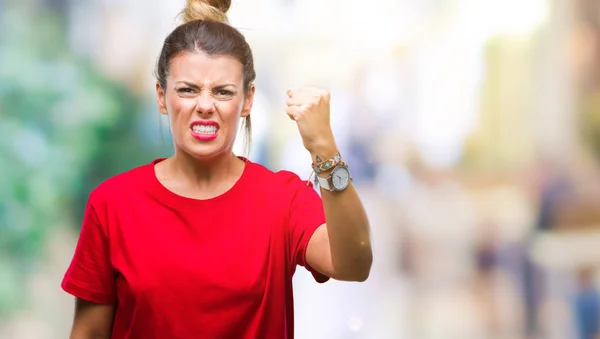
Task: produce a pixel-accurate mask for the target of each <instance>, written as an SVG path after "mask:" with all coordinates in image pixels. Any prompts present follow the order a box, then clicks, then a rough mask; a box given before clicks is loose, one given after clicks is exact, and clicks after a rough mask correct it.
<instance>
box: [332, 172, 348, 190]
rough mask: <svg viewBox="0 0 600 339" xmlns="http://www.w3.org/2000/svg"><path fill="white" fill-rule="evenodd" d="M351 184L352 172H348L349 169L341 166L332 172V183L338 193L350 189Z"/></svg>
mask: <svg viewBox="0 0 600 339" xmlns="http://www.w3.org/2000/svg"><path fill="white" fill-rule="evenodd" d="M349 182H350V171H348V167H346V166H339V167H337V168H336V169H334V170H333V172H331V183H332V184H333V188H335V189H336V190H338V191H342V190H344V189H346V187H348V183H349Z"/></svg>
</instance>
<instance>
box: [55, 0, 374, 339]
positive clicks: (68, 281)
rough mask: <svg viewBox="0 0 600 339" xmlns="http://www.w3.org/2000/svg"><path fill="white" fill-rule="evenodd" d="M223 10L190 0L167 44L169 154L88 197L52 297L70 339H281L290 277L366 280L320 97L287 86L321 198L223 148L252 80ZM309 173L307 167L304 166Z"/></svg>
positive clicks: (161, 83)
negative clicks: (69, 309) (63, 301)
mask: <svg viewBox="0 0 600 339" xmlns="http://www.w3.org/2000/svg"><path fill="white" fill-rule="evenodd" d="M230 5H231V1H229V0H213V1H193V0H188V1H187V6H186V8H185V9H184V10H183V11H182V17H183V21H184V24H182V25H181V26H179V27H178V28H176V29H175V30H174V31H173V32H172V33H171V34H170V35H169V36H168V37H167V38H166V40H165V42H164V45H163V48H162V51H161V54H160V57H159V60H158V65H157V78H158V81H157V84H156V91H157V96H158V106H159V110H160V112H161V113H162V114H165V115H168V117H169V120H170V126H171V131H172V136H173V142H174V148H175V152H174V155H172V156H171V157H169V158H166V159H156V160H154V161H152V162H151V163H150V164H147V165H144V166H141V167H138V168H135V169H132V170H130V171H128V172H125V173H122V174H120V175H117V176H115V177H112V178H110V179H108V180H107V181H105V182H104V183H102V184H101V185H100V186H98V187H97V188H96V189H95V190H93V192H92V193H91V194H90V197H89V200H88V204H87V209H86V213H85V216H84V220H83V224H82V229H81V233H80V236H79V241H78V244H77V248H76V250H75V254H74V257H73V259H72V261H71V264H70V266H69V268H68V271H67V272H66V274H65V276H64V279H63V283H62V288H63V289H64V290H65V291H66V292H68V293H70V294H72V295H74V296H75V297H76V309H75V318H74V322H73V328H72V331H71V338H74V339H86V338H126V337H127V338H144V339H146V338H148V339H149V338H161V339H162V338H197V337H202V338H292V337H293V335H294V324H293V320H294V310H293V296H292V275H293V274H294V271H295V269H296V266H297V265H301V266H304V267H306V268H307V269H308V270H309V271H310V272H311V273H312V274H313V276H314V278H315V280H316V281H318V282H325V281H327V280H329V279H330V278H333V279H336V280H342V281H364V280H366V279H367V277H368V275H369V272H370V269H371V263H372V250H371V240H370V230H369V223H368V220H367V216H366V213H365V210H364V208H363V206H362V204H361V202H360V199H359V197H358V195H357V193H356V190H355V188H354V186H353V185H352V182H351V177H350V172H349V169H348V166H347V165H346V164H345V163H344V161H343V160H342V158H341V155H340V154H339V152H338V149H337V146H336V143H335V140H334V136H333V132H332V129H331V126H330V116H329V111H330V104H329V93H328V92H327V91H324V90H321V89H315V88H302V89H298V90H289V91H288V92H287V94H288V97H289V98H288V100H287V108H286V113H287V114H288V116H289V117H290V119H292V120H294V121H295V122H296V124H297V127H298V130H299V133H300V135H301V137H302V142H303V145H304V147H305V148H306V149H307V150H308V151H309V153H310V155H311V157H312V161H313V164H312V168H313V170H314V172H315V173H316V174H315V175H316V181H318V183H319V186H320V188H321V190H320V191H321V197H319V195H318V194H317V192H316V191H315V190H314V189H313V187H312V185H310V182H306V181H302V180H301V179H300V178H299V177H298V176H297V175H295V174H293V173H291V172H288V171H280V172H276V173H274V172H271V171H269V170H268V169H266V168H264V167H263V166H261V165H259V164H256V163H253V162H251V161H249V160H248V159H246V158H244V157H238V156H236V155H235V154H234V153H233V151H232V147H233V144H234V141H235V139H236V135H237V126H238V123H239V120H240V118H243V119H244V125H245V128H246V132H247V134H246V135H250V133H249V132H250V126H251V125H250V111H251V108H252V104H253V98H254V93H255V87H254V84H253V80H254V79H255V71H254V66H253V57H252V52H251V49H250V47H249V45H248V44H247V42H246V40H245V38H244V37H243V36H242V34H241V33H240V32H239V31H238V30H236V29H235V28H233V27H231V26H229V24H228V23H227V16H226V12H227V11H228V10H229V7H230ZM307 165H308V166H310V164H307Z"/></svg>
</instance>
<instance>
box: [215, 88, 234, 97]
mask: <svg viewBox="0 0 600 339" xmlns="http://www.w3.org/2000/svg"><path fill="white" fill-rule="evenodd" d="M216 93H217V95H218V96H231V95H233V92H232V91H230V90H226V89H219V90H217V92H216Z"/></svg>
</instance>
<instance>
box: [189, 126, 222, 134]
mask: <svg viewBox="0 0 600 339" xmlns="http://www.w3.org/2000/svg"><path fill="white" fill-rule="evenodd" d="M192 130H193V131H194V133H198V134H215V133H217V127H216V126H205V125H194V126H192Z"/></svg>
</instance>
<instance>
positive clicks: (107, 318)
mask: <svg viewBox="0 0 600 339" xmlns="http://www.w3.org/2000/svg"><path fill="white" fill-rule="evenodd" d="M114 316H115V307H114V306H110V305H102V304H96V303H93V302H89V301H85V300H83V299H80V298H77V299H76V301H75V318H74V320H73V328H72V329H71V336H70V339H105V338H106V339H110V336H111V334H112V325H113V320H114Z"/></svg>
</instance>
